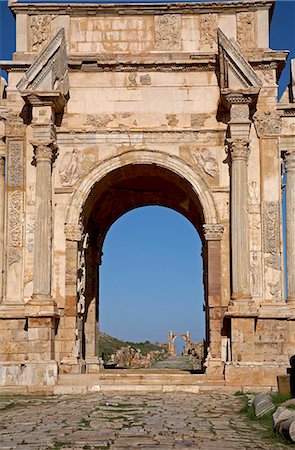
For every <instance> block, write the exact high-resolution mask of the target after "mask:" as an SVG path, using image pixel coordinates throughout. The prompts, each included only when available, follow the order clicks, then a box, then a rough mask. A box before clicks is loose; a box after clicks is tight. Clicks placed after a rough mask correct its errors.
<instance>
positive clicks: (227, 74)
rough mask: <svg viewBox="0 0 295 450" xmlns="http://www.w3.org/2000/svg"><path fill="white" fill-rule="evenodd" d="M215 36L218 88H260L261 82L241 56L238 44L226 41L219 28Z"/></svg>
mask: <svg viewBox="0 0 295 450" xmlns="http://www.w3.org/2000/svg"><path fill="white" fill-rule="evenodd" d="M217 34H218V53H219V67H220V88H221V89H227V88H229V89H234V90H236V89H247V88H251V87H254V88H259V87H260V86H262V81H261V80H260V79H259V78H258V76H257V75H256V73H255V71H254V70H253V69H252V67H251V66H250V64H249V63H248V61H247V60H246V59H245V58H244V56H243V55H242V53H241V49H240V47H239V45H238V43H237V42H236V41H235V40H234V39H228V38H227V37H226V36H225V34H224V33H223V32H222V31H221V30H220V29H219V28H218V30H217Z"/></svg>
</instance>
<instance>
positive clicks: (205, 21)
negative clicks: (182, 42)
mask: <svg viewBox="0 0 295 450" xmlns="http://www.w3.org/2000/svg"><path fill="white" fill-rule="evenodd" d="M217 27H218V15H217V14H214V13H212V14H201V16H200V35H201V48H202V47H210V48H213V47H215V46H216V44H217Z"/></svg>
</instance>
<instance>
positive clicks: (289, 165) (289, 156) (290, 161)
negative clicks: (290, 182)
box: [284, 151, 295, 172]
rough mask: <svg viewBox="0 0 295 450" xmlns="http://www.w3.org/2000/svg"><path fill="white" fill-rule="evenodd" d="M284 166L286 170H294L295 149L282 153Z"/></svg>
mask: <svg viewBox="0 0 295 450" xmlns="http://www.w3.org/2000/svg"><path fill="white" fill-rule="evenodd" d="M284 161H285V168H286V171H287V172H290V171H291V170H292V171H293V170H295V151H293V152H292V151H288V152H285V153H284Z"/></svg>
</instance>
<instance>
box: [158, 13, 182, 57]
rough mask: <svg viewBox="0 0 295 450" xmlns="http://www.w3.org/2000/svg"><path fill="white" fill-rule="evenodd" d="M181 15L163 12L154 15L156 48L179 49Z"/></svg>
mask: <svg viewBox="0 0 295 450" xmlns="http://www.w3.org/2000/svg"><path fill="white" fill-rule="evenodd" d="M180 31H181V16H180V15H178V14H164V15H161V16H155V46H156V49H158V50H179V49H180Z"/></svg>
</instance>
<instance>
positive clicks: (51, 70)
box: [17, 28, 68, 96]
mask: <svg viewBox="0 0 295 450" xmlns="http://www.w3.org/2000/svg"><path fill="white" fill-rule="evenodd" d="M17 88H18V89H19V91H21V92H25V91H36V92H50V91H57V92H60V93H61V94H63V95H64V96H65V95H67V94H68V64H67V52H66V43H65V32H64V29H63V28H62V29H60V30H59V31H58V33H57V34H56V35H55V36H54V38H53V39H52V40H51V41H50V42H49V44H48V45H46V47H45V48H44V49H43V50H42V51H41V53H40V54H39V55H38V56H37V58H36V60H35V61H34V62H33V64H32V65H31V66H30V67H29V69H28V70H27V71H26V73H25V75H24V76H23V78H22V79H21V80H20V81H19V83H18V84H17Z"/></svg>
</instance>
